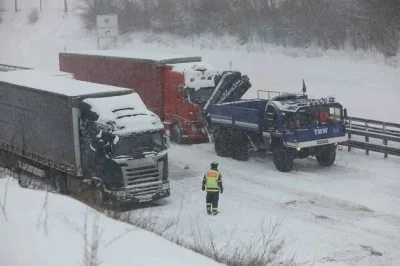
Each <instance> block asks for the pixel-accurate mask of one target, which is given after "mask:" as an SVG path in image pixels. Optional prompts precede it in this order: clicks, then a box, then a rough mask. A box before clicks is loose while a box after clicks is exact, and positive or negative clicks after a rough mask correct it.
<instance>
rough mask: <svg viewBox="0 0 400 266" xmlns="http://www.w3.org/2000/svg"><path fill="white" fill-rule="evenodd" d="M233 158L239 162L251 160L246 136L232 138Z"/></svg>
mask: <svg viewBox="0 0 400 266" xmlns="http://www.w3.org/2000/svg"><path fill="white" fill-rule="evenodd" d="M232 158H233V159H235V160H238V161H246V160H248V159H249V152H248V150H247V139H246V138H245V137H244V136H239V137H233V138H232Z"/></svg>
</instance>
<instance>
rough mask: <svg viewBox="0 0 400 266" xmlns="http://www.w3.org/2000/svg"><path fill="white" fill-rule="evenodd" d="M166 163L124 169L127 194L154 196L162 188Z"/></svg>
mask: <svg viewBox="0 0 400 266" xmlns="http://www.w3.org/2000/svg"><path fill="white" fill-rule="evenodd" d="M163 165H164V162H163V161H160V162H158V164H155V165H154V163H153V162H152V163H151V164H150V165H139V166H137V167H136V166H135V167H129V166H128V167H123V168H122V170H123V172H124V176H125V182H126V186H127V192H128V193H129V194H130V195H132V196H145V195H153V194H155V193H157V192H158V191H160V190H161V188H162V176H163V169H164V168H163Z"/></svg>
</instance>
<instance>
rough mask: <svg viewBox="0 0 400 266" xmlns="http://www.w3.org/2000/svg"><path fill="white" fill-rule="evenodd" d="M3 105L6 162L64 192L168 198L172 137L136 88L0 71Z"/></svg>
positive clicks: (1, 143)
mask: <svg viewBox="0 0 400 266" xmlns="http://www.w3.org/2000/svg"><path fill="white" fill-rule="evenodd" d="M0 108H1V113H2V119H0V124H1V127H2V130H1V134H0V151H1V153H0V159H1V161H2V162H3V164H5V166H8V167H10V162H11V163H12V164H13V165H12V167H14V169H15V167H16V166H18V167H19V168H20V169H21V170H24V171H29V172H31V173H33V172H34V173H36V174H39V175H40V176H42V177H44V178H49V180H52V183H53V184H54V186H55V188H56V189H57V190H58V192H60V193H68V192H71V193H74V192H79V191H82V188H83V187H90V188H93V187H94V188H97V189H96V191H97V192H101V194H100V193H96V194H97V195H99V194H100V195H101V196H102V197H101V199H102V200H103V201H106V202H113V203H130V202H144V201H152V200H157V199H160V198H165V197H168V196H170V188H169V180H168V154H167V148H168V146H169V138H168V137H167V136H165V135H164V127H163V124H162V122H161V120H160V118H159V117H158V116H156V115H155V114H154V113H153V112H151V111H149V110H148V109H147V108H146V106H145V104H144V103H143V102H142V100H141V98H140V97H139V95H138V94H137V93H135V92H134V91H132V90H128V89H125V88H117V87H112V86H106V85H101V84H94V83H88V82H83V81H78V80H72V79H62V78H59V77H50V76H49V75H41V76H38V75H37V74H35V75H33V74H32V73H23V71H13V72H9V73H2V74H1V75H0ZM11 158H12V159H11ZM7 164H8V165H7ZM32 169H34V170H32ZM88 184H89V185H93V186H88Z"/></svg>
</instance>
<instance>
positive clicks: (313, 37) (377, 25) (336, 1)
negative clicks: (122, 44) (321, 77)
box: [78, 0, 400, 57]
mask: <svg viewBox="0 0 400 266" xmlns="http://www.w3.org/2000/svg"><path fill="white" fill-rule="evenodd" d="M78 2H79V9H80V10H81V11H82V12H81V17H82V19H83V21H84V23H85V26H86V27H87V28H88V29H93V28H94V27H95V26H96V15H98V14H110V13H116V14H118V15H119V23H120V28H121V30H122V32H129V31H135V30H153V31H155V32H169V33H174V34H178V35H181V36H190V35H199V34H202V33H213V34H215V35H217V36H218V35H222V34H229V35H232V36H237V37H238V38H239V39H240V40H241V41H242V42H246V41H249V40H250V39H254V38H256V39H257V40H258V41H262V42H265V43H271V44H276V45H282V46H285V47H288V46H290V47H308V46H310V45H317V46H319V47H322V48H324V49H343V48H344V47H346V46H350V47H352V48H354V49H357V50H358V49H362V50H364V51H367V50H369V49H377V50H378V51H380V52H381V53H382V54H384V55H385V56H387V57H391V56H395V55H396V54H397V53H398V52H399V48H400V0H246V1H243V0H79V1H78Z"/></svg>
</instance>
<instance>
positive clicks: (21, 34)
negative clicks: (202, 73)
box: [0, 0, 400, 123]
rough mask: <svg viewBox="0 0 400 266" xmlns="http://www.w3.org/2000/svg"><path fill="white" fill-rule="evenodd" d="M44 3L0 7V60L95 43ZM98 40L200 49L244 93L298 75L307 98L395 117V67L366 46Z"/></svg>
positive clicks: (27, 60) (21, 60)
mask: <svg viewBox="0 0 400 266" xmlns="http://www.w3.org/2000/svg"><path fill="white" fill-rule="evenodd" d="M8 1H11V0H8ZM6 2H7V1H6ZM25 2H26V3H28V2H29V1H25ZM25 2H24V3H25ZM47 2H49V5H50V7H51V8H52V10H51V11H45V12H43V13H41V14H40V19H39V21H38V22H37V23H36V24H35V25H30V24H28V23H27V19H26V16H27V11H28V7H24V6H23V3H20V5H21V9H22V11H21V12H18V13H17V14H15V13H14V12H12V3H13V1H11V3H9V4H8V6H10V8H9V9H7V10H10V12H3V13H2V18H3V23H2V24H0V32H1V34H2V36H7V38H4V39H3V38H2V39H0V51H7V52H2V53H0V63H4V64H7V63H8V64H14V65H21V66H28V67H29V66H35V67H39V68H52V69H55V70H58V69H59V65H58V63H59V62H58V53H59V52H65V51H74V50H75V51H83V50H87V51H91V50H94V49H96V45H97V42H96V37H95V33H89V32H87V31H85V30H83V25H82V24H81V22H80V20H79V18H78V17H76V16H74V15H73V13H72V12H71V13H68V14H65V13H64V12H62V10H60V8H59V6H60V5H62V3H58V2H57V3H56V2H54V3H53V4H52V3H50V2H53V1H50V0H49V1H47ZM32 4H33V3H32ZM35 4H37V3H36V2H35ZM70 8H72V7H71V5H70ZM44 39H45V40H46V41H43V40H44ZM102 43H103V44H102V45H103V47H104V49H106V48H109V49H112V50H121V51H127V52H129V53H133V52H135V51H138V52H140V53H142V52H143V53H150V52H151V53H152V52H155V53H158V54H174V53H175V54H187V55H191V54H195V55H200V56H201V57H202V60H203V61H205V62H209V63H210V64H212V65H214V66H215V67H216V68H217V69H219V70H221V71H223V70H231V66H232V70H238V71H240V72H242V73H243V74H245V75H248V76H249V78H250V82H251V83H252V85H253V86H252V88H250V90H249V91H248V92H247V93H246V94H245V96H244V98H246V99H250V98H254V97H257V91H258V90H275V91H281V92H284V91H288V92H295V93H300V92H301V88H302V79H304V80H305V83H306V85H307V93H308V94H309V96H310V97H312V98H320V97H324V96H327V95H334V96H335V97H336V99H337V101H338V102H340V103H341V104H343V105H344V107H346V108H347V109H348V114H349V116H354V117H366V118H370V119H376V120H386V121H390V122H395V123H396V122H397V123H400V117H399V116H398V115H397V112H393V110H397V105H398V99H399V98H400V90H399V89H398V88H399V84H400V75H399V68H398V67H393V66H390V65H388V64H386V63H385V62H384V59H380V56H379V55H378V54H374V53H373V52H367V53H362V52H355V51H348V50H346V51H333V50H328V51H322V50H318V49H315V50H312V49H311V48H310V49H294V48H293V49H292V48H283V47H275V46H271V45H263V44H259V43H248V44H245V45H239V44H238V43H237V41H235V39H233V38H231V37H227V36H218V37H215V36H208V35H207V36H200V37H188V38H180V37H177V36H173V35H168V34H161V35H160V34H153V33H145V32H138V33H134V34H125V35H122V36H120V37H119V38H118V41H117V45H118V47H117V48H114V47H113V42H112V41H110V44H109V45H108V43H107V42H106V41H102ZM372 106H375V107H374V108H372Z"/></svg>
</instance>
